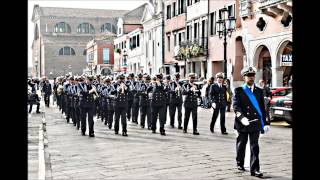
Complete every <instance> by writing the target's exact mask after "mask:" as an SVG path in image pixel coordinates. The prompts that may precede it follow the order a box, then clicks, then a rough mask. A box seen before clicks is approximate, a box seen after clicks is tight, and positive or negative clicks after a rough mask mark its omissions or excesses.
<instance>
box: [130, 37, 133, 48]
mask: <svg viewBox="0 0 320 180" xmlns="http://www.w3.org/2000/svg"><path fill="white" fill-rule="evenodd" d="M129 42H130V44H129V47H130V49H132V47H133V44H132V38H130V39H129Z"/></svg>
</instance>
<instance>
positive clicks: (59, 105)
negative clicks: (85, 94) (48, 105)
mask: <svg viewBox="0 0 320 180" xmlns="http://www.w3.org/2000/svg"><path fill="white" fill-rule="evenodd" d="M60 101H61V96H60V95H57V105H58V107H59V110H61V102H60Z"/></svg>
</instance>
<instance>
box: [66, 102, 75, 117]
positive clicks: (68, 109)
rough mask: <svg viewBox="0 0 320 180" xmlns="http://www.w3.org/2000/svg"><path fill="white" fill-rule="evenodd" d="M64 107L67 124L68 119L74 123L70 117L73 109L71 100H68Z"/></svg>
mask: <svg viewBox="0 0 320 180" xmlns="http://www.w3.org/2000/svg"><path fill="white" fill-rule="evenodd" d="M68 98H69V97H68ZM66 107H67V109H66V116H67V117H66V119H67V122H69V120H70V118H71V119H72V122H74V118H73V117H72V115H73V109H74V108H73V106H72V101H71V100H69V99H68V102H67V105H66Z"/></svg>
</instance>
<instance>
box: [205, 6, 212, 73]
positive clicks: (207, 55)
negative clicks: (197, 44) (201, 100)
mask: <svg viewBox="0 0 320 180" xmlns="http://www.w3.org/2000/svg"><path fill="white" fill-rule="evenodd" d="M209 7H210V0H208V18H207V50H206V51H207V53H206V63H207V68H208V63H211V62H208V59H209V58H208V57H209V22H210V20H209V18H210V13H209V12H210V11H209V9H210V8H209ZM207 68H205V72H206V73H205V74H204V77H205V78H209V77H207V73H208V70H207Z"/></svg>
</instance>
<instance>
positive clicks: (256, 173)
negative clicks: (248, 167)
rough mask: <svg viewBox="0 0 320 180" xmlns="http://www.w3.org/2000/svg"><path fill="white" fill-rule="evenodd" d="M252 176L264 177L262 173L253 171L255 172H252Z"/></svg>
mask: <svg viewBox="0 0 320 180" xmlns="http://www.w3.org/2000/svg"><path fill="white" fill-rule="evenodd" d="M251 176H255V177H262V176H263V174H262V172H260V171H253V172H251Z"/></svg>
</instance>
